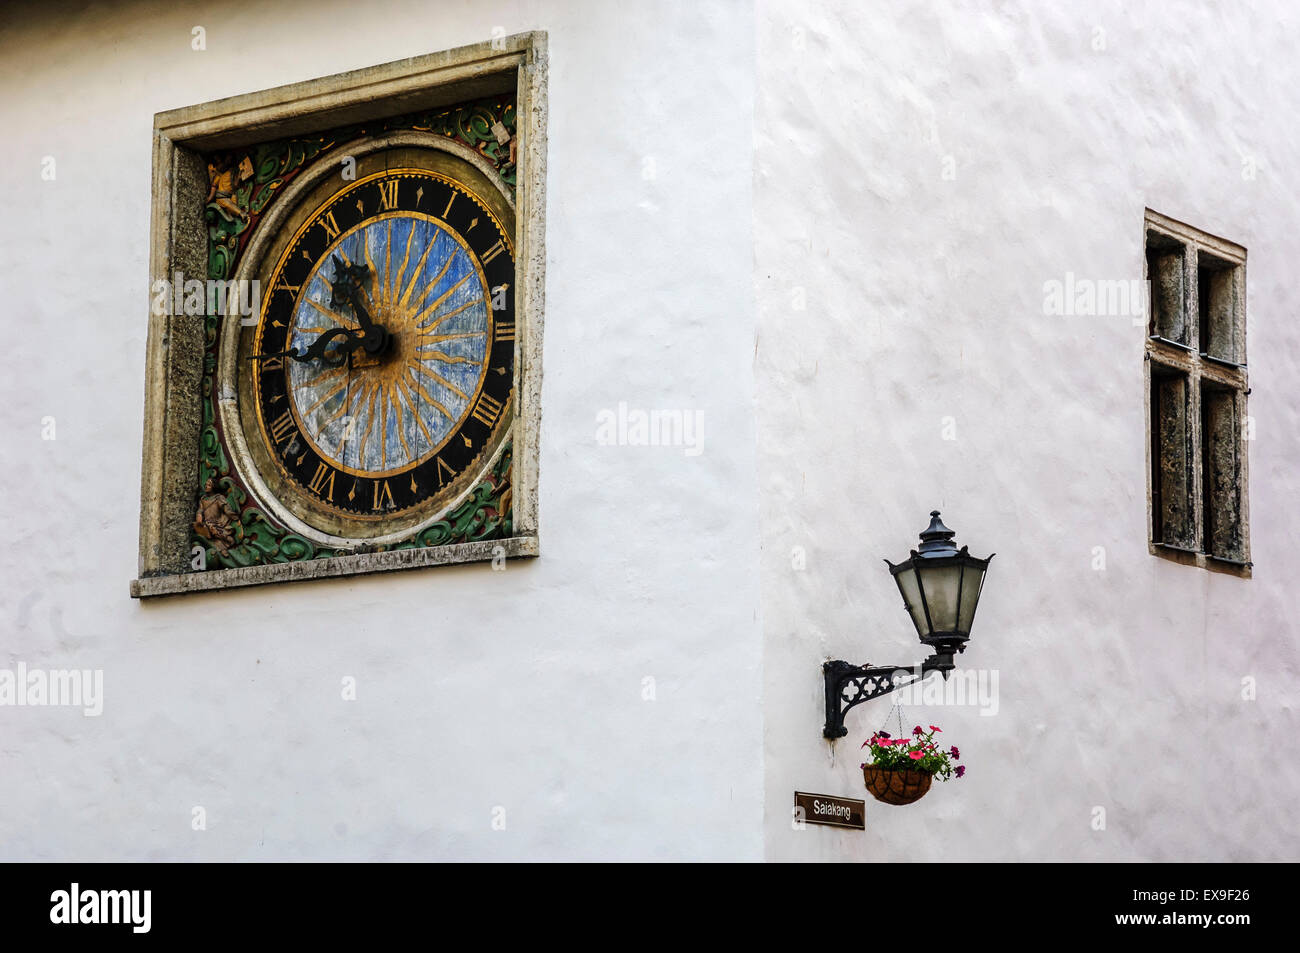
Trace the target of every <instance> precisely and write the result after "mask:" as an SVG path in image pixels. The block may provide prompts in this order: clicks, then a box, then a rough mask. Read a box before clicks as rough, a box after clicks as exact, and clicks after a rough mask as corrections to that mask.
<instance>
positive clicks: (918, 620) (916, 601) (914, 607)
mask: <svg viewBox="0 0 1300 953" xmlns="http://www.w3.org/2000/svg"><path fill="white" fill-rule="evenodd" d="M894 580H895V581H896V582H897V583H898V591H899V592H901V593H902V594H903V601H904V602H905V603H907V611H908V612H909V613H911V616H912V624H913V625H914V626H916V634H917V635H919V636H921V637H922V638H924V637H925V636H926V635H928V634H929V628H928V626H927V625H926V624H925V608H924V607H923V606H922V605H921V587H920V586H919V585H917V582H916V570H915V569H913V568H912V567H911V566H909V567H908V568H906V569H904V570H902V571H901V572H899V573H898V574H897V575H895V576H894Z"/></svg>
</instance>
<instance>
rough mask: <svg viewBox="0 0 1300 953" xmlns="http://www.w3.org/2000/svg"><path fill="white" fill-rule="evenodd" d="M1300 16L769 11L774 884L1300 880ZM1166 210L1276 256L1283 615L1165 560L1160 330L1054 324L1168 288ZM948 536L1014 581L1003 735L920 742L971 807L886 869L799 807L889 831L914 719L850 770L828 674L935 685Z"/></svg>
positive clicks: (1263, 557)
mask: <svg viewBox="0 0 1300 953" xmlns="http://www.w3.org/2000/svg"><path fill="white" fill-rule="evenodd" d="M1298 16H1300V12H1298V11H1297V9H1296V8H1295V6H1294V5H1291V4H1286V3H1272V4H1267V3H1261V4H1251V5H1241V4H1221V3H1198V4H1163V3H1162V4H1122V3H1102V4H1046V3H1002V4H997V5H991V4H987V3H977V2H969V3H955V4H941V5H940V4H917V3H903V2H881V3H872V4H855V3H832V4H827V3H784V2H783V3H776V2H767V0H765V2H762V3H760V4H759V5H758V13H757V16H756V28H757V46H758V55H757V63H758V76H757V81H756V115H755V158H754V216H755V217H754V244H755V288H756V299H757V306H758V342H757V350H756V357H755V379H756V381H757V390H758V416H757V420H758V463H759V472H760V478H759V479H760V484H759V493H760V503H761V527H762V547H763V552H762V586H761V594H762V613H763V618H764V643H765V649H764V704H765V714H766V721H765V728H764V765H765V772H766V778H767V799H766V818H767V821H766V832H767V833H766V845H767V846H766V852H767V856H768V857H769V858H772V859H834V860H873V861H888V860H909V859H921V860H940V859H986V858H987V859H1081V860H1089V859H1114V860H1139V859H1142V860H1178V859H1194V860H1243V859H1295V858H1296V857H1297V856H1300V831H1298V830H1297V829H1296V827H1295V825H1294V824H1293V823H1291V816H1292V800H1293V793H1294V791H1295V790H1296V788H1297V785H1298V784H1300V743H1298V742H1297V740H1296V737H1297V728H1298V727H1300V725H1298V724H1297V715H1296V708H1297V703H1298V702H1300V691H1297V678H1296V677H1297V672H1298V667H1300V660H1298V658H1297V626H1296V615H1295V585H1294V579H1295V576H1296V571H1297V569H1298V568H1300V557H1297V554H1296V547H1295V540H1294V535H1295V533H1294V525H1293V520H1291V519H1290V514H1291V511H1292V506H1293V501H1294V500H1295V498H1296V494H1297V490H1300V450H1298V449H1297V445H1296V440H1295V434H1296V431H1297V423H1298V422H1300V421H1298V419H1297V416H1298V411H1297V406H1298V404H1297V400H1296V398H1297V392H1298V387H1297V383H1296V381H1297V379H1298V375H1297V370H1298V368H1297V363H1298V359H1300V330H1298V329H1297V324H1296V320H1295V315H1296V292H1295V273H1296V271H1295V262H1296V260H1297V259H1298V258H1300V231H1298V230H1297V228H1296V222H1297V217H1298V213H1300V208H1298V207H1297V206H1298V204H1300V203H1298V202H1297V197H1296V195H1297V193H1296V190H1295V188H1294V181H1293V176H1292V174H1291V170H1290V163H1292V161H1293V157H1294V156H1295V155H1296V154H1297V153H1298V152H1300V125H1297V123H1296V122H1295V121H1294V117H1295V112H1296V97H1295V89H1296V87H1297V85H1298V84H1300V75H1297V69H1298V67H1297V66H1296V61H1295V57H1294V55H1293V50H1294V48H1295V44H1296V40H1297V35H1298V33H1300V20H1298ZM1144 207H1150V208H1153V209H1155V210H1157V211H1159V212H1163V213H1165V214H1166V215H1169V216H1171V217H1173V218H1176V219H1179V220H1181V221H1185V222H1187V223H1189V224H1191V225H1193V226H1196V227H1198V228H1201V229H1204V230H1206V231H1209V232H1211V233H1213V234H1217V235H1221V236H1223V237H1225V238H1228V239H1231V240H1233V241H1236V242H1239V243H1240V244H1242V245H1245V246H1246V247H1247V248H1248V249H1249V262H1248V267H1247V275H1248V282H1249V289H1248V300H1249V326H1250V330H1249V335H1250V337H1249V341H1248V347H1249V358H1250V371H1249V373H1250V383H1251V386H1252V388H1253V393H1252V394H1251V396H1250V412H1251V414H1252V415H1253V416H1254V418H1255V423H1256V438H1255V439H1254V441H1253V442H1251V444H1250V450H1249V453H1250V457H1249V459H1250V473H1251V475H1250V510H1251V536H1252V543H1253V553H1252V556H1253V560H1254V577H1253V578H1252V579H1249V580H1244V579H1240V578H1236V577H1234V576H1231V575H1225V574H1215V573H1210V572H1207V571H1204V570H1200V569H1196V568H1194V567H1187V566H1181V565H1176V564H1174V563H1172V562H1169V561H1166V560H1162V559H1159V558H1156V557H1154V556H1152V555H1150V554H1149V553H1148V551H1147V537H1146V530H1145V525H1146V524H1145V520H1146V506H1147V503H1146V475H1145V456H1144V453H1145V451H1144V440H1145V420H1144V409H1143V367H1142V353H1143V334H1144V331H1143V328H1142V327H1141V326H1140V323H1139V325H1137V326H1135V324H1134V322H1133V321H1132V320H1131V318H1130V317H1128V316H1073V317H1064V316H1049V315H1046V314H1044V308H1043V300H1044V285H1045V283H1046V282H1049V281H1052V280H1058V281H1064V280H1065V279H1066V275H1067V273H1071V272H1072V273H1073V274H1074V276H1076V278H1086V279H1089V280H1114V279H1133V278H1136V279H1141V278H1142V261H1143V251H1142V234H1143V209H1144ZM933 508H939V509H941V510H942V511H943V514H944V519H945V521H946V522H947V524H948V525H949V526H950V527H951V528H953V529H954V530H956V531H957V539H958V542H959V543H965V544H969V545H970V546H971V548H972V550H973V551H974V552H975V553H977V554H978V555H987V554H988V553H989V552H991V551H996V552H997V554H998V555H997V558H996V559H994V561H993V565H992V568H991V570H990V574H989V577H988V581H987V583H986V587H985V591H984V597H983V601H982V604H981V606H980V609H979V616H978V618H977V621H976V624H975V629H974V637H973V640H972V644H971V647H970V648H969V650H968V651H967V652H966V654H965V655H964V656H962V657H961V658H960V662H961V665H962V666H963V667H964V668H968V669H974V670H980V671H982V672H985V673H986V674H987V673H991V672H996V673H997V675H998V676H999V682H998V695H997V697H998V701H999V706H998V708H997V713H996V714H995V715H982V714H981V713H980V708H979V707H978V706H969V705H967V706H961V707H958V706H939V705H930V706H924V707H920V708H910V709H908V714H907V715H906V716H905V717H906V719H907V725H908V727H909V728H910V727H911V725H912V724H915V723H921V724H925V725H929V724H931V723H933V724H938V725H939V726H940V727H942V728H943V729H944V734H943V735H942V737H943V738H944V739H946V740H948V741H950V742H952V743H956V744H957V745H958V746H959V748H960V749H961V753H962V756H963V759H964V760H965V761H966V762H967V763H968V764H969V766H970V768H969V774H968V775H967V776H966V777H965V778H963V779H961V780H960V781H953V782H950V783H948V784H947V785H936V788H935V790H934V791H933V792H932V793H930V794H929V795H927V797H926V798H925V799H924V800H922V801H921V802H919V803H918V804H916V805H912V806H908V807H901V808H900V807H887V806H884V805H880V804H877V803H876V802H874V801H871V800H868V805H867V826H868V830H867V832H866V834H865V835H863V834H861V833H848V832H837V831H833V830H828V829H814V828H808V829H807V830H802V831H797V830H792V823H791V815H790V810H791V804H792V792H793V791H794V790H804V791H820V792H826V793H835V794H842V795H849V796H865V792H864V790H863V781H862V775H861V772H860V771H859V768H858V766H859V764H860V762H861V761H862V756H861V754H860V753H859V750H858V746H859V744H860V743H861V741H862V740H863V739H864V738H865V737H866V736H867V735H868V734H870V732H871V731H872V730H873V729H875V728H878V727H881V726H882V725H883V723H884V722H885V721H886V719H887V718H888V717H891V716H890V701H889V700H888V699H884V700H876V701H873V702H870V703H868V704H866V705H864V706H861V707H859V708H857V709H855V710H854V711H853V712H851V713H850V714H849V716H848V725H849V728H850V734H849V737H848V738H846V739H844V740H843V741H841V742H839V743H838V744H837V745H836V746H835V749H834V750H832V748H831V746H830V745H828V744H827V743H826V742H824V741H822V740H821V737H820V729H821V723H822V683H821V673H820V664H821V662H822V661H823V659H826V658H842V659H847V660H849V661H853V662H856V663H864V662H868V661H870V662H874V663H877V664H897V663H904V662H910V661H914V660H916V658H917V650H918V648H919V646H918V645H917V643H916V641H915V636H914V635H913V633H912V629H911V626H910V623H909V622H908V619H907V617H906V615H905V614H904V612H903V611H902V609H901V599H900V598H899V596H898V593H897V590H896V589H895V587H894V584H893V582H892V580H891V578H890V576H889V574H888V572H887V570H886V567H885V566H884V564H883V563H882V562H881V561H880V560H881V557H889V558H890V559H893V560H895V561H897V560H898V559H900V558H903V557H904V556H906V553H907V550H908V549H910V548H912V547H913V546H915V545H916V534H917V533H918V532H919V531H920V530H922V529H924V528H925V525H926V520H927V517H926V514H927V513H928V511H929V510H931V509H933ZM1098 547H1100V548H1101V549H1102V551H1104V552H1102V555H1103V556H1104V569H1101V568H1095V567H1097V566H1098V565H1099V564H1098V561H1097V557H1098V553H1099V550H1098ZM799 566H802V568H801V569H800V568H798V567H799ZM1247 679H1253V680H1254V686H1255V690H1256V696H1255V699H1254V700H1253V701H1252V700H1246V699H1244V698H1243V692H1245V693H1246V694H1249V686H1250V682H1244V681H1243V680H1247ZM1099 809H1101V810H1104V829H1098V824H1097V821H1098V819H1099V818H1103V815H1102V814H1099V813H1098V810H1099Z"/></svg>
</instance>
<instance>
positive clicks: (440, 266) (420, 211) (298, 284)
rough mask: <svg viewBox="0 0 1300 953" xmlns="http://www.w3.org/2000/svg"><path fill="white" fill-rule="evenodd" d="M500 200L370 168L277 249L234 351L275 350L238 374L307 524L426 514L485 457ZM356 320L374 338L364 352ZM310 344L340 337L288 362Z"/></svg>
mask: <svg viewBox="0 0 1300 953" xmlns="http://www.w3.org/2000/svg"><path fill="white" fill-rule="evenodd" d="M475 174H478V175H480V177H481V174H479V173H475ZM468 176H469V173H467V177H468ZM501 207H502V203H500V202H495V203H493V202H489V201H487V200H485V199H484V198H483V197H482V196H481V195H480V194H479V192H477V191H476V187H472V186H471V185H469V184H467V181H466V180H461V179H458V178H456V177H455V176H452V175H449V174H447V173H446V172H445V171H441V170H440V171H431V170H426V169H419V168H414V167H395V168H386V169H383V171H376V172H372V173H370V174H367V175H360V176H358V178H357V180H356V181H355V182H348V183H345V184H344V185H343V186H342V187H341V188H340V189H339V190H338V191H337V192H336V193H335V194H333V195H332V196H330V197H329V198H327V199H325V200H323V201H320V202H319V204H318V206H317V207H315V208H314V209H312V210H311V211H310V213H309V214H308V215H307V216H306V217H305V219H303V220H302V221H301V223H300V224H299V225H298V226H297V228H296V231H295V233H294V234H293V235H292V237H291V240H290V241H289V242H288V244H287V246H285V247H284V249H283V252H282V254H281V255H280V258H279V260H278V264H276V265H275V267H274V269H273V270H272V272H271V274H270V281H269V287H270V288H271V294H270V295H269V296H268V299H267V301H266V303H265V307H264V309H263V313H262V315H261V320H260V321H259V323H258V325H257V327H256V329H255V331H254V332H253V334H252V335H251V337H252V341H251V348H252V350H251V351H250V353H256V354H276V355H285V356H283V357H276V358H268V359H264V360H261V361H259V362H256V363H249V364H248V371H247V373H248V374H250V386H251V388H252V393H253V396H254V399H255V404H256V420H257V427H258V430H259V431H260V433H261V439H262V440H263V441H264V443H265V445H266V447H267V455H268V456H269V458H270V460H271V461H272V462H273V465H274V466H275V467H276V468H278V471H279V474H280V478H279V480H278V482H276V483H275V485H276V486H283V487H284V488H285V489H284V491H283V492H284V494H285V495H286V497H287V496H289V495H293V500H294V501H295V502H294V506H295V507H296V508H295V510H294V512H295V513H297V514H298V515H300V516H302V518H304V519H306V520H307V521H308V522H312V523H313V525H318V524H317V523H315V522H313V521H314V520H317V519H318V520H319V525H321V526H323V527H328V529H329V531H330V532H331V533H335V534H337V533H338V532H340V531H339V530H338V529H337V528H336V527H338V526H340V525H343V526H350V525H353V524H354V523H355V524H356V525H367V526H368V525H371V523H372V522H373V521H388V520H396V519H404V518H405V514H408V513H411V512H426V511H427V512H430V513H436V512H437V511H438V510H437V507H438V505H440V501H445V503H446V504H447V505H450V503H451V501H452V500H453V499H454V498H455V496H456V494H458V493H461V492H462V491H463V490H465V489H466V488H467V487H469V486H471V485H473V480H474V479H476V478H479V477H480V475H481V474H482V473H483V472H484V470H485V469H486V468H487V467H488V466H489V464H490V463H491V458H492V455H493V454H494V453H495V452H496V451H497V449H498V448H499V447H500V446H501V445H502V443H503V441H504V440H505V437H506V435H507V433H508V432H509V428H510V426H511V423H512V409H513V406H514V400H513V398H514V394H513V386H514V383H513V381H514V373H513V367H514V353H515V343H516V338H517V337H518V329H517V325H516V321H517V316H516V314H515V307H514V290H513V289H514V286H515V262H514V244H513V242H514V235H513V223H512V221H510V220H507V219H505V217H504V215H503V214H500V210H501ZM506 208H507V210H508V206H506ZM507 225H509V227H507ZM371 327H379V328H381V329H383V330H384V332H385V333H386V334H387V335H388V336H389V338H390V340H388V341H386V342H385V343H384V346H383V347H376V352H375V353H372V352H371V351H370V350H367V349H366V348H365V347H363V346H361V345H362V344H364V343H365V342H366V341H367V340H369V339H368V338H367V335H368V334H369V333H370V331H369V330H368V329H369V328H371ZM321 340H330V341H336V342H340V343H350V344H352V345H353V346H352V347H351V349H350V350H349V351H348V352H347V353H346V354H344V356H343V360H342V361H341V362H335V361H326V360H324V359H316V358H315V357H312V358H311V359H306V360H301V359H299V358H301V357H303V356H304V355H307V354H308V349H309V348H310V347H311V346H312V344H313V343H315V342H317V341H321ZM331 346H335V345H331ZM311 353H312V354H313V355H316V354H320V353H326V354H328V351H327V350H324V349H323V346H320V347H317V349H316V351H314V352H311ZM295 354H296V355H298V357H297V358H295V357H294V355H295ZM254 368H256V370H254ZM268 482H271V481H268ZM349 521H351V522H349ZM367 521H369V522H367Z"/></svg>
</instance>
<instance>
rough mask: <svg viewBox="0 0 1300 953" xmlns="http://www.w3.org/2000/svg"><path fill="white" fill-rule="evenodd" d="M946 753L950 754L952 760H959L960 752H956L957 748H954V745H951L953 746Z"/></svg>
mask: <svg viewBox="0 0 1300 953" xmlns="http://www.w3.org/2000/svg"><path fill="white" fill-rule="evenodd" d="M948 753H949V754H951V755H952V756H953V757H954V758H957V759H958V760H960V759H961V752H960V751H958V750H957V746H956V745H953V746H952V747H951V748H950V749H949V750H948Z"/></svg>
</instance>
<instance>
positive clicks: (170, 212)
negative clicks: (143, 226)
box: [131, 33, 546, 597]
mask: <svg viewBox="0 0 1300 953" xmlns="http://www.w3.org/2000/svg"><path fill="white" fill-rule="evenodd" d="M545 65H546V59H545V38H544V36H543V35H541V34H537V33H532V34H524V35H520V36H515V37H501V38H496V39H494V40H492V41H490V42H488V43H484V44H480V45H477V46H473V47H466V48H463V49H459V50H454V51H450V52H448V53H441V54H433V55H431V56H427V57H419V58H416V59H412V60H404V61H402V62H400V63H394V64H389V65H387V66H380V67H374V68H372V69H369V70H360V71H357V72H354V73H347V74H342V75H340V76H335V77H329V78H327V79H323V80H316V81H312V82H310V83H303V84H299V85H296V86H288V87H282V88H280V89H275V90H269V91H267V92H264V93H256V94H251V95H249V96H241V97H237V98H235V99H229V100H222V101H220V102H217V103H209V104H206V105H203V106H196V107H190V108H187V109H181V110H175V111H173V112H169V113H162V114H159V116H157V117H156V119H155V167H154V220H153V233H152V244H153V247H152V249H151V270H152V271H153V276H152V277H153V285H152V288H151V290H152V293H153V297H152V302H151V305H152V306H151V315H150V333H149V344H148V368H147V373H148V383H147V387H146V407H145V436H144V467H143V482H142V491H141V552H140V576H139V578H138V579H136V580H135V581H134V582H133V583H132V586H131V593H132V595H134V596H137V597H149V596H158V595H169V594H176V593H183V592H195V591H204V590H212V589H223V588H231V587H239V586H248V585H257V584H260V583H269V582H278V581H288V580H294V579H313V578H321V577H328V576H340V575H355V574H359V573H371V572H382V571H388V570H394V569H408V568H414V567H419V566H431V565H442V564H448V563H460V562H467V561H474V560H504V559H506V558H511V557H519V556H535V555H537V553H538V538H537V503H536V494H537V452H538V446H537V431H538V426H539V423H540V408H539V406H538V403H537V395H538V392H539V389H540V388H539V383H540V355H541V328H542V303H543V277H544V276H543V273H542V264H543V262H544V251H543V230H544V212H543V208H544V206H543V196H542V191H543V188H544V181H545V175H544V171H545V170H544V164H545Z"/></svg>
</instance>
